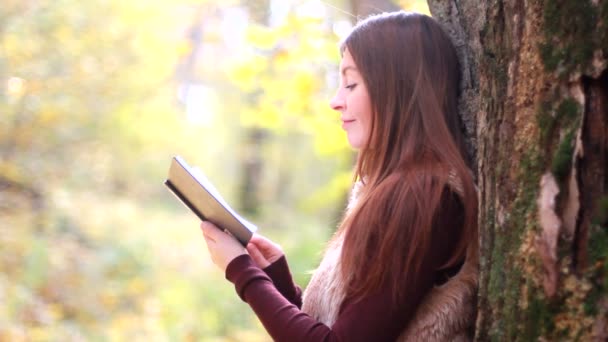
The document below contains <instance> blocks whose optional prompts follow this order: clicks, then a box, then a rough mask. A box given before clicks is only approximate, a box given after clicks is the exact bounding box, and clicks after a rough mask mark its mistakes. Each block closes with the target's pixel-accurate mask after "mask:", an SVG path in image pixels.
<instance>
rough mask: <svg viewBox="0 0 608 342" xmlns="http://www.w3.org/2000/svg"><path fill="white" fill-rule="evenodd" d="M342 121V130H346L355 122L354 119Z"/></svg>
mask: <svg viewBox="0 0 608 342" xmlns="http://www.w3.org/2000/svg"><path fill="white" fill-rule="evenodd" d="M341 120H342V128H343V129H346V127H347V126H348V125H350V124H351V123H353V122H355V120H354V119H341Z"/></svg>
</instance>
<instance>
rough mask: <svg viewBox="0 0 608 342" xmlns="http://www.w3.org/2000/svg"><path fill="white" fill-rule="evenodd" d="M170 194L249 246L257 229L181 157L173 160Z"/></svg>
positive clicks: (169, 183)
mask: <svg viewBox="0 0 608 342" xmlns="http://www.w3.org/2000/svg"><path fill="white" fill-rule="evenodd" d="M165 185H166V186H167V188H169V190H170V191H171V192H172V193H173V194H174V195H175V196H176V197H177V198H178V199H179V200H180V201H181V202H182V203H183V204H185V205H186V206H187V207H188V208H190V210H192V211H193V212H194V213H195V214H196V215H197V216H198V217H199V218H200V219H201V220H203V221H210V222H212V223H213V224H215V225H216V226H218V228H220V229H224V230H227V231H228V232H230V234H232V235H233V236H234V237H236V238H237V239H238V240H239V241H240V242H241V243H242V244H243V246H246V245H247V243H248V242H249V240H250V239H251V236H252V235H253V233H254V232H255V231H256V230H257V227H256V226H255V225H253V224H252V223H251V222H249V221H247V220H245V219H244V218H242V217H241V216H240V215H239V214H237V213H236V211H234V210H233V209H232V208H230V206H229V205H228V203H226V201H225V200H224V199H223V198H222V196H221V195H220V194H219V192H218V191H217V190H216V189H215V187H214V186H213V184H211V182H209V180H208V179H207V177H205V175H204V174H203V173H202V172H201V171H200V170H199V169H198V168H192V167H190V166H188V164H187V163H186V161H184V159H183V158H181V157H179V156H175V157H173V159H172V160H171V166H170V167H169V176H168V177H167V179H166V180H165Z"/></svg>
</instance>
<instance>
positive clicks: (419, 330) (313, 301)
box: [302, 178, 478, 342]
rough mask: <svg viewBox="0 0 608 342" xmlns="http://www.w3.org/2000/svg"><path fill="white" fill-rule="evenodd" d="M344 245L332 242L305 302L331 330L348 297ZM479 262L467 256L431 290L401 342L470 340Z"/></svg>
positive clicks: (353, 199) (308, 310) (340, 238)
mask: <svg viewBox="0 0 608 342" xmlns="http://www.w3.org/2000/svg"><path fill="white" fill-rule="evenodd" d="M450 184H451V186H452V188H453V189H455V190H456V191H457V192H461V191H462V190H461V186H460V184H458V182H456V181H454V178H451V181H450ZM359 188H360V184H356V185H355V187H354V188H353V193H352V195H351V199H350V201H349V206H348V209H347V210H350V209H352V208H353V207H354V204H355V203H356V199H357V193H358V191H359ZM342 242H343V236H341V235H338V236H336V237H334V239H332V241H331V242H330V244H329V246H328V248H327V250H326V251H325V255H324V257H323V260H322V261H321V264H320V265H319V267H318V268H317V270H316V271H315V272H314V274H313V276H312V278H311V280H310V283H309V284H308V286H307V288H306V291H305V292H304V298H303V306H302V310H303V311H304V312H306V313H308V314H309V315H311V316H312V317H314V318H316V319H317V320H319V321H320V322H322V323H324V324H326V325H327V326H330V327H331V326H332V325H333V324H334V323H335V322H336V320H337V319H338V313H339V310H340V305H341V304H342V301H343V300H344V296H345V294H344V282H343V281H342V279H341V278H340V276H339V269H340V254H341V250H342ZM475 247H476V246H475ZM475 254H476V253H472V254H471V255H475ZM475 259H476V258H474V257H472V256H467V260H466V261H465V263H464V265H463V267H462V268H461V270H460V271H459V272H458V273H457V274H456V275H455V276H454V277H453V278H451V279H450V280H449V281H448V282H446V283H445V284H443V285H441V286H436V287H434V288H433V289H431V291H430V292H429V293H428V294H427V295H426V296H425V298H424V299H423V301H422V303H421V304H420V306H419V307H418V309H417V310H416V313H415V315H414V318H413V319H412V320H411V321H410V322H409V323H408V324H407V326H406V327H405V329H404V330H403V332H402V333H401V335H400V336H399V338H398V339H397V341H425V342H427V341H468V340H470V337H469V336H468V331H469V330H470V329H471V328H472V326H473V325H474V320H475V298H476V292H477V273H478V268H477V262H476V260H475Z"/></svg>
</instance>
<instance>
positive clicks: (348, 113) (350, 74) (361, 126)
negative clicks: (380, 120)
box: [330, 49, 372, 149]
mask: <svg viewBox="0 0 608 342" xmlns="http://www.w3.org/2000/svg"><path fill="white" fill-rule="evenodd" d="M330 106H331V108H332V109H334V110H337V111H339V112H340V113H341V115H340V120H342V128H343V129H344V130H345V131H346V136H347V137H348V143H349V144H350V146H352V147H353V148H355V149H360V148H362V147H363V146H365V144H366V143H367V140H368V139H369V135H370V129H371V119H372V105H371V102H370V99H369V93H368V92H367V87H366V86H365V83H364V82H363V77H362V76H361V74H360V73H359V70H358V69H357V66H356V65H355V61H354V60H353V57H352V56H351V54H350V52H349V51H348V49H345V50H344V55H343V56H342V61H341V62H340V86H339V88H338V91H337V93H336V95H335V96H334V98H333V99H332V100H331V102H330Z"/></svg>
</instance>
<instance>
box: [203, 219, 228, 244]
mask: <svg viewBox="0 0 608 342" xmlns="http://www.w3.org/2000/svg"><path fill="white" fill-rule="evenodd" d="M201 229H202V230H203V235H204V236H205V238H207V239H210V240H213V241H216V240H217V239H218V238H220V235H218V234H223V233H224V232H222V231H221V230H220V229H219V228H217V227H216V226H215V225H214V224H213V223H211V222H209V221H203V222H201Z"/></svg>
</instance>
